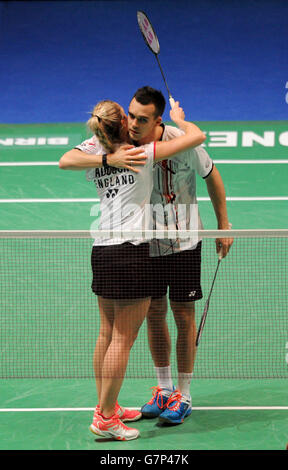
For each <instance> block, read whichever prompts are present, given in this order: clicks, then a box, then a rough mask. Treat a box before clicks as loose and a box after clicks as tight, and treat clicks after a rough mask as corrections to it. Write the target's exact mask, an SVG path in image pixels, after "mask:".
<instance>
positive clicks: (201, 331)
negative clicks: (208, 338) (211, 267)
mask: <svg viewBox="0 0 288 470" xmlns="http://www.w3.org/2000/svg"><path fill="white" fill-rule="evenodd" d="M231 227H232V225H231V224H229V229H231ZM221 260H222V252H221V250H220V252H219V254H218V263H217V266H216V270H215V274H214V278H213V282H212V285H211V288H210V292H209V295H208V298H207V300H206V303H205V306H204V310H203V314H202V317H201V321H200V325H199V328H198V332H197V337H196V346H198V345H199V343H200V339H201V336H202V333H203V329H204V326H205V322H206V318H207V313H208V310H209V305H210V299H211V295H212V292H213V287H214V284H215V281H216V277H217V273H218V269H219V266H220V263H221Z"/></svg>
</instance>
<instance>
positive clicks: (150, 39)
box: [137, 10, 160, 55]
mask: <svg viewBox="0 0 288 470" xmlns="http://www.w3.org/2000/svg"><path fill="white" fill-rule="evenodd" d="M137 21H138V25H139V28H140V31H141V33H142V36H143V38H144V41H145V42H146V44H147V46H148V47H149V49H150V50H151V51H152V52H153V53H154V54H156V55H157V54H159V52H160V44H159V41H158V38H157V34H156V33H155V31H154V28H153V26H152V24H151V22H150V20H149V18H148V17H147V15H146V13H144V12H143V11H140V10H139V11H137Z"/></svg>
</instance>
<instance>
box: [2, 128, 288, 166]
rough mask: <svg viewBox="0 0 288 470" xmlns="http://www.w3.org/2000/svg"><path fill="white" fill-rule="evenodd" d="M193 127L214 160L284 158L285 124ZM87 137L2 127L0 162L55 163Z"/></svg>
mask: <svg viewBox="0 0 288 470" xmlns="http://www.w3.org/2000/svg"><path fill="white" fill-rule="evenodd" d="M169 124H171V123H169ZM197 124H198V125H199V126H200V128H201V129H202V130H203V131H204V132H205V133H206V137H207V138H206V141H205V143H204V144H203V146H204V147H205V148H206V150H207V151H208V153H209V154H210V155H211V157H212V158H214V159H216V158H224V159H225V158H227V159H233V158H234V159H240V158H243V159H265V158H269V159H279V158H280V159H281V158H287V150H288V121H207V122H206V121H205V122H197ZM90 135H91V134H89V132H88V130H87V128H86V126H85V124H84V123H80V124H79V123H71V124H31V125H29V124H15V125H10V124H9V125H5V124H2V125H0V160H1V161H19V159H20V160H27V161H35V160H44V161H49V160H55V159H56V160H57V159H58V157H60V156H61V154H62V153H64V152H65V151H67V150H69V149H71V148H73V147H74V146H76V145H77V144H79V143H80V142H82V141H83V140H85V139H87V138H88V137H89V136H90ZM25 149H26V151H25ZM47 149H50V150H53V149H55V152H54V151H53V152H47V151H46V150H47ZM44 150H45V151H44ZM19 151H21V155H20V152H19Z"/></svg>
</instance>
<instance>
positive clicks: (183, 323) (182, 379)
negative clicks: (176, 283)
mask: <svg viewBox="0 0 288 470" xmlns="http://www.w3.org/2000/svg"><path fill="white" fill-rule="evenodd" d="M170 305H171V308H172V311H173V314H174V319H175V323H176V326H177V344H176V350H177V365H178V384H177V389H176V390H175V391H174V392H173V394H172V395H171V396H170V398H169V400H168V402H167V406H166V409H165V410H164V411H163V413H161V414H160V421H161V422H165V423H173V424H181V423H183V421H184V418H186V417H187V416H189V415H190V414H191V411H192V408H191V395H190V383H191V379H192V375H193V368H194V362H195V356H196V346H195V341H196V323H195V305H194V302H174V301H170Z"/></svg>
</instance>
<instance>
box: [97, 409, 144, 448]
mask: <svg viewBox="0 0 288 470" xmlns="http://www.w3.org/2000/svg"><path fill="white" fill-rule="evenodd" d="M90 431H91V432H93V433H94V434H97V435H98V436H103V437H110V438H112V439H116V440H118V441H131V440H132V439H137V437H138V436H139V435H140V432H139V431H138V429H134V428H128V426H126V425H125V424H123V423H122V421H121V420H120V418H119V415H118V414H114V415H113V416H111V417H110V418H104V417H103V416H102V415H101V414H100V413H98V414H97V413H94V417H93V423H92V424H91V426H90Z"/></svg>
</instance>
